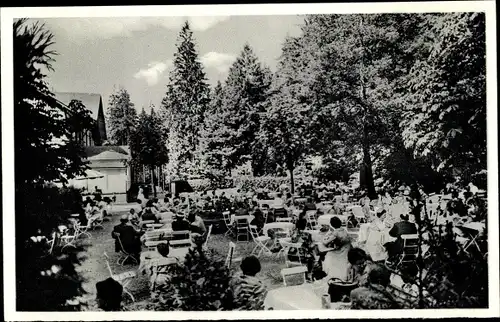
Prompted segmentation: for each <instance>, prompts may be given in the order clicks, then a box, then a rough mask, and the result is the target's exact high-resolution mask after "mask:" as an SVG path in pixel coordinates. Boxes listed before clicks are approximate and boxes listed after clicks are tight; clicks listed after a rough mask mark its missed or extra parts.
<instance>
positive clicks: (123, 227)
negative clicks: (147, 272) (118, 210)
mask: <svg viewBox="0 0 500 322" xmlns="http://www.w3.org/2000/svg"><path fill="white" fill-rule="evenodd" d="M143 233H144V232H143V231H137V230H135V228H134V227H132V225H129V222H128V215H123V216H122V217H121V218H120V224H119V225H116V226H115V227H114V228H113V232H112V233H111V236H112V237H113V238H114V239H115V251H116V252H119V251H121V250H122V247H121V245H120V241H119V240H118V237H119V238H120V240H121V242H122V245H123V248H124V250H125V251H126V252H127V253H129V254H131V255H132V256H134V258H135V259H137V261H138V262H139V255H140V253H141V241H140V236H141V235H142V234H143Z"/></svg>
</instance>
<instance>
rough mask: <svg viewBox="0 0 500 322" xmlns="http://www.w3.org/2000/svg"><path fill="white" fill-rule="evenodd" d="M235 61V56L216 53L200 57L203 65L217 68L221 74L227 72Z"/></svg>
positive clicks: (212, 52)
mask: <svg viewBox="0 0 500 322" xmlns="http://www.w3.org/2000/svg"><path fill="white" fill-rule="evenodd" d="M235 60H236V56H234V55H231V54H224V53H218V52H215V51H211V52H208V53H206V54H205V55H203V56H201V57H200V61H201V63H202V64H203V65H204V66H205V67H206V68H215V69H217V71H219V72H221V73H224V72H227V71H228V70H229V68H230V67H231V65H232V64H233V62H234V61H235Z"/></svg>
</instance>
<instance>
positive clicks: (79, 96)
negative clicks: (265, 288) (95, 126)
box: [54, 92, 104, 120]
mask: <svg viewBox="0 0 500 322" xmlns="http://www.w3.org/2000/svg"><path fill="white" fill-rule="evenodd" d="M54 94H55V96H56V99H58V100H59V101H61V102H62V103H64V104H66V105H69V103H70V102H71V101H72V100H79V101H81V102H82V104H83V105H85V107H86V108H87V109H88V110H89V111H90V113H91V115H92V118H93V119H94V120H97V116H98V113H99V101H100V100H101V94H95V93H62V92H56V93H54ZM103 109H104V106H103ZM103 112H104V111H103Z"/></svg>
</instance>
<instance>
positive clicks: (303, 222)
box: [295, 210, 307, 231]
mask: <svg viewBox="0 0 500 322" xmlns="http://www.w3.org/2000/svg"><path fill="white" fill-rule="evenodd" d="M306 227H307V219H306V211H305V210H303V211H302V212H301V213H300V215H299V218H298V219H297V222H295V228H296V229H297V230H298V231H304V230H305V229H306Z"/></svg>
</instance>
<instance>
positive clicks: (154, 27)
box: [38, 15, 303, 111]
mask: <svg viewBox="0 0 500 322" xmlns="http://www.w3.org/2000/svg"><path fill="white" fill-rule="evenodd" d="M38 20H39V21H40V22H43V23H45V25H46V27H47V28H48V29H49V30H50V31H51V32H52V33H53V34H54V41H55V44H54V46H53V49H54V50H55V51H56V52H57V53H58V55H57V56H55V62H54V63H53V68H54V71H53V72H49V73H48V79H47V80H48V82H49V85H50V88H51V89H52V90H53V91H54V92H84V93H98V94H101V95H102V97H103V104H104V106H105V109H106V108H107V105H108V101H109V96H110V95H111V94H112V93H113V91H114V90H115V89H117V88H118V87H120V86H122V87H124V88H125V89H126V90H127V91H128V92H129V94H130V97H131V100H132V102H133V103H134V104H135V106H136V108H137V109H138V111H140V110H141V109H142V108H143V107H145V108H146V110H148V107H149V105H150V104H154V105H155V106H156V107H157V108H159V106H160V103H161V100H162V98H163V95H164V93H165V88H166V84H167V83H168V74H169V71H170V70H171V68H172V59H173V55H174V53H175V51H176V47H175V44H176V39H177V36H178V34H179V32H180V29H181V26H182V24H183V23H184V22H185V21H186V20H188V21H189V23H190V25H191V29H192V30H193V36H194V39H195V42H196V49H197V51H198V54H199V57H200V61H201V62H202V63H203V65H204V67H205V73H206V75H207V78H208V81H209V83H210V85H211V86H213V85H215V84H216V83H217V81H218V80H220V81H221V82H223V81H224V80H225V78H226V76H227V71H228V69H229V67H230V66H231V64H232V63H233V62H234V60H235V59H236V57H237V56H238V55H239V54H240V52H241V50H242V49H243V46H244V44H245V43H248V44H249V45H250V46H251V47H252V48H253V50H254V52H255V53H256V55H257V57H258V58H259V60H260V61H261V62H262V63H264V64H265V65H267V66H269V67H270V68H271V70H275V67H276V62H277V59H278V58H279V56H280V54H281V46H282V44H283V41H284V40H285V38H286V37H287V36H296V35H298V34H300V25H301V24H302V23H303V18H302V17H300V16H276V15H273V16H217V17H214V16H204V17H158V18H156V17H146V18H143V17H127V18H118V17H112V18H48V19H38Z"/></svg>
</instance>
